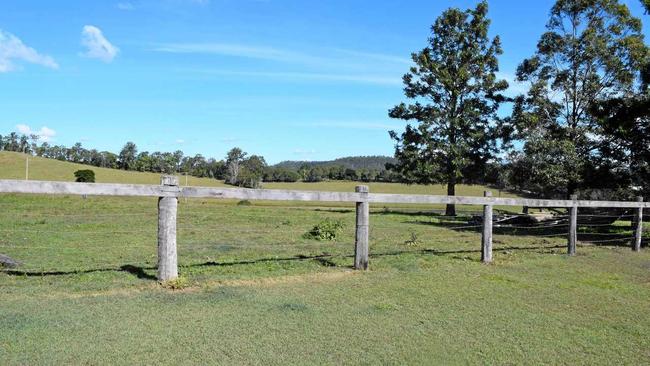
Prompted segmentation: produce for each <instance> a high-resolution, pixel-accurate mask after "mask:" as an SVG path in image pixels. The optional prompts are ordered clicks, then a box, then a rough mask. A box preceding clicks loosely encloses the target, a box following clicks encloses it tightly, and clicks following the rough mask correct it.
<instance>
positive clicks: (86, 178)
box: [74, 169, 95, 183]
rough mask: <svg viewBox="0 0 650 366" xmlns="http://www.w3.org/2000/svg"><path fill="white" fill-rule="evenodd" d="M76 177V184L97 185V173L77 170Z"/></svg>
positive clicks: (88, 170)
mask: <svg viewBox="0 0 650 366" xmlns="http://www.w3.org/2000/svg"><path fill="white" fill-rule="evenodd" d="M74 176H75V182H84V183H95V172H94V171H92V170H90V169H83V170H77V171H76V172H74Z"/></svg>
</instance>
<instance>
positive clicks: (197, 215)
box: [0, 195, 650, 364]
mask: <svg viewBox="0 0 650 366" xmlns="http://www.w3.org/2000/svg"><path fill="white" fill-rule="evenodd" d="M415 211H417V210H415ZM156 218H157V211H156V199H143V198H111V197H88V198H87V199H83V198H81V197H76V196H69V197H67V196H58V197H44V196H27V195H2V196H0V253H4V254H8V255H10V256H12V257H14V258H15V259H19V260H21V261H23V262H24V265H23V267H21V268H19V269H16V270H13V271H4V272H2V273H0V293H2V294H3V295H2V297H0V327H2V331H1V332H0V359H1V360H3V364H37V363H89V364H98V363H118V362H120V361H124V360H129V361H131V362H133V363H156V364H178V363H221V364H233V363H235V364H241V363H245V364H286V363H290V364H315V363H337V364H340V363H343V364H345V363H349V364H357V363H367V364H371V363H373V364H376V363H400V364H401V363H411V364H413V363H424V364H466V363H487V364H495V363H497V364H522V363H551V364H573V363H579V364H611V363H612V361H614V362H616V363H620V364H645V363H648V362H650V354H649V353H648V349H650V348H649V346H650V341H649V340H648V337H646V335H647V334H648V333H649V332H650V321H648V318H647V317H643V316H639V314H646V313H647V312H648V311H650V302H649V301H648V298H649V296H650V275H649V271H650V252H648V250H644V251H642V252H641V253H631V252H630V250H629V248H628V247H627V246H595V245H589V246H580V247H579V248H578V255H577V256H576V257H573V258H569V257H567V256H565V255H564V253H565V248H564V246H565V238H564V237H563V236H561V237H556V236H551V237H540V236H537V235H533V233H532V232H530V231H514V232H512V231H510V232H497V235H495V255H494V259H495V263H494V265H490V266H485V265H482V264H481V263H480V262H479V259H480V251H479V249H480V248H479V246H480V234H479V232H478V230H477V228H466V229H455V228H456V227H458V226H468V222H467V218H460V219H458V220H449V219H446V218H443V217H439V216H436V215H434V214H431V213H426V212H414V210H404V209H403V208H400V209H396V208H395V207H387V208H386V209H384V208H383V207H375V208H374V209H373V212H372V214H371V237H370V238H371V247H370V252H371V270H370V271H369V272H367V273H359V272H355V271H352V270H351V269H350V267H351V265H352V258H351V255H352V254H353V241H354V239H353V234H354V209H353V206H352V205H344V206H335V207H333V206H327V205H321V206H320V207H311V206H308V205H299V204H295V203H290V204H288V205H287V204H285V205H284V206H282V205H281V204H280V203H274V204H273V205H268V204H266V203H258V202H253V204H252V205H250V206H241V205H238V204H237V202H236V201H221V200H198V199H195V200H191V199H190V200H183V199H182V200H181V201H180V203H179V222H178V228H179V237H178V250H179V263H180V272H181V275H182V276H183V277H184V278H186V279H187V283H188V285H189V287H188V288H185V289H183V290H178V291H171V290H166V289H163V288H162V287H160V286H159V285H158V284H157V283H156V281H155V279H154V278H155V263H156ZM325 218H331V219H333V220H340V221H341V222H342V223H343V224H344V228H343V231H342V232H341V234H340V237H339V238H338V240H336V241H334V242H322V241H315V240H311V239H305V238H304V237H303V234H304V233H305V232H307V231H309V230H310V229H311V227H313V225H315V224H317V223H318V222H319V221H321V220H323V219H325ZM470 226H471V225H470ZM617 231H619V232H621V235H629V234H630V232H629V223H627V227H626V226H625V223H622V224H621V225H620V228H619V229H617ZM556 233H558V232H545V234H549V235H553V234H556ZM559 233H560V234H561V231H560V232H559ZM413 234H415V237H416V238H417V240H416V241H415V243H408V244H407V242H408V241H409V240H410V239H412V237H413ZM625 244H626V243H625ZM626 245H627V244H626Z"/></svg>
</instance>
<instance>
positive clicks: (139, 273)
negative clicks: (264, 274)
mask: <svg viewBox="0 0 650 366" xmlns="http://www.w3.org/2000/svg"><path fill="white" fill-rule="evenodd" d="M564 247H565V246H564V245H554V246H543V245H542V246H508V247H500V248H495V249H493V251H494V252H503V251H517V250H520V251H531V250H545V249H546V250H548V249H558V248H564ZM480 252H481V250H480V248H478V249H460V250H437V249H419V250H396V251H391V252H383V253H373V254H371V255H370V258H381V257H390V256H400V255H404V254H421V255H437V256H445V255H458V254H471V253H480ZM353 257H354V255H335V254H327V253H325V254H320V255H295V256H292V257H284V258H276V257H274V258H257V259H250V260H241V261H233V262H216V261H209V262H203V263H194V264H187V265H181V266H179V268H197V267H228V266H239V265H248V264H257V263H264V262H286V261H305V260H313V261H315V262H317V263H318V264H320V265H322V266H324V267H336V266H338V264H337V263H335V262H334V261H332V259H333V258H353ZM452 258H454V259H459V260H460V259H462V260H467V258H466V257H457V256H452ZM342 267H346V268H352V266H342ZM156 268H157V267H153V266H149V267H144V266H135V265H132V264H125V265H123V266H121V267H119V268H96V269H86V270H71V271H24V270H5V271H2V273H5V274H7V275H10V276H24V277H48V276H67V275H75V274H85V273H98V272H126V273H129V274H132V275H134V276H136V277H137V278H139V279H143V280H150V281H155V280H157V279H156V277H155V276H154V275H151V274H149V273H147V272H146V271H147V270H150V271H151V270H155V269H156Z"/></svg>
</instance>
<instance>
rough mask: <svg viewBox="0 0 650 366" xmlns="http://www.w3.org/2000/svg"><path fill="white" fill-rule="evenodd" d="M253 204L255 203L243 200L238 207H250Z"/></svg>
mask: <svg viewBox="0 0 650 366" xmlns="http://www.w3.org/2000/svg"><path fill="white" fill-rule="evenodd" d="M252 204H253V203H252V202H251V201H249V200H241V201H239V202H237V206H250V205H252Z"/></svg>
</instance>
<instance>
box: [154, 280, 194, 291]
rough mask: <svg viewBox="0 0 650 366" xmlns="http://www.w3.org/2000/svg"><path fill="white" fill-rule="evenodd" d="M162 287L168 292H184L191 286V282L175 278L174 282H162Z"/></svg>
mask: <svg viewBox="0 0 650 366" xmlns="http://www.w3.org/2000/svg"><path fill="white" fill-rule="evenodd" d="M160 286H162V288H165V289H167V290H182V289H184V288H188V287H190V286H191V283H190V280H188V279H187V278H185V277H178V278H174V279H173V280H167V281H162V282H160Z"/></svg>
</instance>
